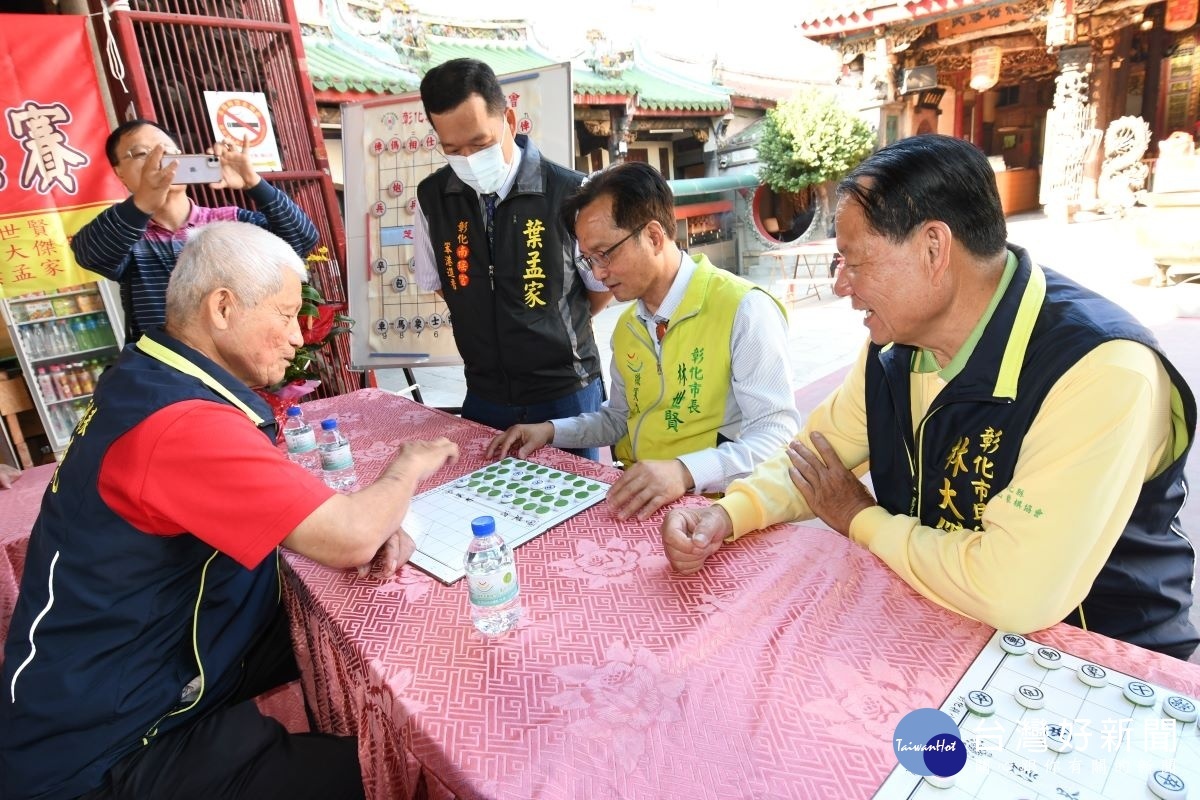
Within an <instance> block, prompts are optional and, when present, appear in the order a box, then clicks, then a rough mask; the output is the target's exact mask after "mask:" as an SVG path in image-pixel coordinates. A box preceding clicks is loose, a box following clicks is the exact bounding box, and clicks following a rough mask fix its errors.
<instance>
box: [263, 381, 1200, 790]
mask: <svg viewBox="0 0 1200 800" xmlns="http://www.w3.org/2000/svg"><path fill="white" fill-rule="evenodd" d="M305 407H306V409H308V413H307V416H309V417H310V418H320V416H324V415H328V414H330V413H332V414H336V415H337V417H338V419H339V423H340V427H342V428H343V429H344V430H345V431H346V432H347V433H348V435H349V438H350V440H351V443H352V445H353V447H354V452H355V460H356V464H357V465H358V468H359V471H360V476H361V477H362V479H364V480H365V481H371V480H373V479H374V478H375V476H376V475H378V473H379V471H380V470H381V469H382V468H383V467H384V466H385V465H386V464H387V463H388V461H389V460H390V459H391V457H392V453H393V451H394V449H395V448H396V446H397V445H398V444H399V443H400V442H401V441H404V440H407V439H418V438H432V437H435V436H448V437H449V438H451V439H453V440H454V441H456V442H458V444H459V446H460V448H461V451H462V457H461V460H460V461H459V463H457V464H456V465H453V466H449V467H446V468H444V469H443V470H441V471H440V472H439V473H438V474H437V475H436V476H434V477H433V478H432V479H431V480H430V481H429V482H428V483H427V484H426V488H428V487H429V486H434V485H437V484H438V483H441V482H444V481H446V480H449V479H452V478H456V477H458V476H459V475H462V474H465V473H467V472H470V471H472V470H474V469H477V468H478V467H480V466H483V465H484V464H485V459H484V458H483V450H484V447H485V446H486V445H487V442H488V441H489V439H490V438H491V436H492V434H493V432H492V431H491V430H490V429H487V428H484V427H482V426H479V425H476V424H474V423H470V422H465V421H463V420H460V419H457V418H455V417H451V416H449V415H446V414H443V413H442V412H439V411H436V410H433V409H429V408H426V407H424V406H421V405H419V404H417V403H414V402H412V401H409V400H407V399H403V398H399V397H396V396H394V395H391V394H388V393H386V392H382V391H378V390H364V391H361V392H356V393H354V394H351V395H345V396H342V397H337V398H331V399H327V400H319V401H314V402H312V403H308V404H306V405H305ZM530 460H532V461H537V462H539V463H542V464H545V465H547V466H552V467H555V468H560V469H567V470H571V471H574V472H577V473H580V474H583V475H585V476H592V477H596V478H600V479H604V480H609V481H611V480H614V479H615V478H616V477H617V475H618V474H617V473H616V472H615V471H614V470H613V469H612V468H610V467H605V466H602V465H600V464H596V463H593V462H587V461H583V460H581V459H577V458H575V457H574V456H570V455H568V454H566V453H563V452H561V451H558V450H554V449H551V448H546V449H543V450H540V451H538V452H537V453H535V454H533V455H532V456H531V458H530ZM684 502H691V503H695V502H700V503H703V502H706V501H703V500H696V499H691V498H689V499H687V500H685V501H684ZM661 519H662V515H661V514H658V515H655V516H654V517H653V518H651V519H650V520H647V521H646V522H637V521H632V522H624V523H622V522H619V521H617V520H616V519H614V518H613V517H612V516H611V515H610V513H609V509H608V506H607V504H606V503H603V502H602V503H600V504H599V505H597V506H594V507H593V508H591V509H589V510H587V511H585V512H584V513H582V514H579V515H578V516H576V517H574V518H572V519H570V520H568V521H567V522H566V523H564V524H562V525H560V526H558V527H556V528H554V529H552V530H550V531H549V532H547V533H545V534H543V535H542V536H540V537H538V538H537V539H534V540H533V541H531V542H529V543H527V544H525V545H523V546H522V547H520V548H519V549H518V551H517V567H518V573H519V576H520V580H521V595H522V598H523V601H524V608H525V618H524V620H523V621H522V623H521V624H520V626H519V627H518V629H517V630H515V631H513V632H511V633H509V634H507V635H505V636H503V637H501V638H499V639H496V640H491V641H489V640H487V639H485V638H484V637H483V636H481V635H480V634H478V633H476V632H475V630H474V628H473V627H472V626H471V621H470V616H469V610H468V606H467V597H466V589H465V587H464V586H463V585H462V584H461V583H460V584H456V585H454V586H444V585H442V584H441V583H439V582H438V581H436V580H434V579H432V578H429V577H428V576H426V575H425V574H424V573H422V572H420V571H419V570H417V569H415V568H413V567H411V566H406V567H405V568H404V569H403V570H402V572H401V573H400V574H399V575H398V576H397V577H395V578H393V579H390V580H380V579H378V578H375V577H368V578H364V579H360V578H358V577H356V576H355V574H354V573H353V572H347V571H339V570H331V569H327V568H324V567H321V566H319V565H317V564H314V563H313V562H311V561H309V560H308V559H305V558H303V557H300V556H297V555H294V554H289V555H288V558H287V560H288V563H289V564H290V566H291V571H290V576H289V580H288V581H287V584H288V591H287V596H288V602H289V605H290V609H291V611H292V613H293V620H294V621H293V626H294V635H295V643H296V647H297V651H298V653H299V655H300V661H301V665H302V670H303V672H304V679H303V680H304V688H305V693H306V695H307V697H308V699H309V701H310V704H311V705H312V706H313V708H314V709H315V712H316V716H317V719H318V723H319V725H320V726H321V727H322V728H323V729H325V730H329V731H335V732H338V733H353V734H356V735H358V736H359V737H360V744H359V753H360V760H361V762H362V765H363V772H364V779H365V782H366V785H367V792H368V796H369V797H373V798H377V799H379V800H382V799H383V798H411V797H417V796H429V797H434V798H448V797H461V798H531V797H538V798H562V799H563V800H568V799H571V800H573V799H574V798H589V800H599V799H601V798H646V799H647V800H651V799H654V800H657V799H658V798H681V800H682V799H683V798H687V800H693V798H722V800H724V799H725V798H789V797H790V798H816V797H837V798H856V797H870V795H871V794H872V793H873V792H874V790H875V789H876V788H877V787H878V786H879V784H880V783H881V782H882V781H883V780H884V778H885V777H886V776H887V774H888V772H889V771H891V769H892V768H893V767H894V766H895V765H896V758H895V756H894V755H893V752H892V745H891V737H892V735H893V732H894V731H895V727H896V724H897V723H898V722H899V720H900V718H901V717H902V716H903V715H904V714H905V713H907V712H909V711H911V710H913V709H916V708H919V707H936V706H938V705H939V704H940V703H941V702H942V700H943V699H944V698H945V697H946V696H947V694H948V693H949V691H950V689H951V688H952V687H953V686H954V684H955V683H956V682H957V680H958V679H959V677H961V675H962V674H963V672H964V671H965V670H966V667H967V666H968V665H969V664H970V662H971V661H972V660H973V659H974V658H975V656H976V655H977V654H978V652H979V650H980V648H981V647H982V646H983V644H984V643H985V642H986V640H987V639H988V637H989V636H990V635H991V633H992V629H990V628H988V627H986V626H984V625H981V624H979V623H976V622H972V621H970V620H967V619H964V618H962V617H960V616H958V615H955V614H952V613H950V612H948V611H945V610H943V609H941V608H939V607H937V606H935V605H933V604H932V603H929V602H928V601H926V600H924V599H922V598H921V597H920V596H919V595H917V594H916V593H915V592H913V591H912V590H911V589H909V588H908V587H907V586H906V585H905V584H904V583H903V582H902V581H900V580H899V579H898V578H896V577H895V576H894V575H893V574H892V573H891V572H890V571H889V570H888V569H887V568H886V567H884V566H883V565H882V564H881V563H880V562H879V561H877V560H876V559H875V558H874V557H873V556H871V555H870V554H869V553H867V552H866V551H864V550H863V549H861V548H859V547H857V546H855V545H852V544H850V543H849V542H848V541H847V540H846V539H844V538H843V537H841V536H838V535H836V534H834V533H831V532H829V531H827V530H823V529H819V528H815V527H806V526H802V525H790V526H779V527H776V528H774V529H771V530H769V531H767V532H764V533H762V534H758V535H754V536H750V537H747V538H745V539H743V540H741V541H739V542H738V543H736V544H735V545H733V546H729V547H726V548H723V549H722V550H721V551H720V552H719V553H718V554H717V556H715V557H714V558H713V559H710V561H709V563H708V564H707V565H706V567H705V569H704V570H703V571H702V572H701V573H700V574H698V575H693V576H688V577H682V576H679V575H677V574H675V573H674V572H672V571H671V569H670V567H669V566H668V564H667V562H666V559H665V558H664V557H663V556H662V547H661V543H660V540H659V534H658V527H659V523H660V522H661ZM1036 637H1037V638H1038V640H1039V641H1045V642H1048V643H1051V644H1055V645H1057V646H1061V647H1063V648H1065V649H1067V650H1069V651H1071V652H1074V653H1075V654H1077V655H1080V656H1083V657H1089V658H1093V659H1094V660H1096V661H1098V662H1100V663H1103V664H1106V665H1108V666H1111V667H1113V668H1115V669H1118V670H1122V671H1126V672H1129V673H1131V674H1134V675H1139V676H1142V677H1144V678H1147V679H1149V680H1151V681H1154V682H1157V683H1160V684H1162V685H1166V686H1170V687H1173V688H1176V689H1179V690H1181V691H1185V692H1190V693H1192V694H1196V693H1200V668H1197V667H1195V666H1192V665H1186V664H1182V663H1180V662H1178V661H1175V660H1173V659H1169V658H1167V657H1165V656H1159V655H1157V654H1153V653H1148V652H1146V651H1143V650H1139V649H1138V648H1134V647H1131V646H1129V645H1125V644H1122V643H1119V642H1113V641H1111V640H1108V639H1104V638H1103V637H1100V636H1096V635H1093V634H1088V633H1084V632H1082V631H1079V630H1076V629H1073V628H1069V627H1067V626H1063V625H1059V626H1056V627H1055V628H1053V629H1051V630H1049V631H1043V632H1041V633H1039V634H1036Z"/></svg>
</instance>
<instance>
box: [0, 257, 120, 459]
mask: <svg viewBox="0 0 1200 800" xmlns="http://www.w3.org/2000/svg"><path fill="white" fill-rule="evenodd" d="M117 294H118V290H117V289H116V286H115V284H113V283H111V282H109V281H95V282H92V283H85V284H80V285H78V286H68V287H63V288H61V289H59V290H57V291H51V292H39V293H35V294H27V295H21V296H20V297H7V298H3V300H2V302H3V305H2V306H0V307H2V308H3V310H4V322H5V324H6V325H7V326H8V334H9V338H11V339H12V343H13V347H14V348H16V351H17V360H18V361H19V362H20V365H21V371H22V373H24V375H25V382H26V383H27V384H28V385H29V394H30V396H31V397H32V398H33V405H34V407H35V408H36V409H37V412H38V416H40V417H41V420H42V427H43V429H44V430H45V431H46V438H47V439H49V441H50V447H51V449H53V451H54V453H55V454H56V455H57V454H60V453H62V452H63V451H64V450H65V449H66V447H67V443H68V442H69V441H70V440H71V432H72V430H74V428H75V423H76V422H78V421H79V419H80V417H81V416H82V415H83V412H84V410H85V409H86V408H87V405H88V401H89V400H90V399H91V396H92V390H93V388H94V387H95V384H96V381H97V380H99V378H100V373H101V372H103V371H104V369H105V368H107V367H108V366H109V365H110V364H112V363H113V362H114V361H116V359H117V355H118V354H119V353H120V350H121V346H122V345H123V344H124V339H125V337H124V330H125V328H124V325H123V324H122V316H121V311H120V308H121V303H120V300H119V298H118V296H117Z"/></svg>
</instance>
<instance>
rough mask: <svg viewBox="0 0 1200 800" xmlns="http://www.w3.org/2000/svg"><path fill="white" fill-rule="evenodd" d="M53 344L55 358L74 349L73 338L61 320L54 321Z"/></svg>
mask: <svg viewBox="0 0 1200 800" xmlns="http://www.w3.org/2000/svg"><path fill="white" fill-rule="evenodd" d="M54 342H55V350H54V354H55V355H56V356H61V355H63V354H65V353H70V352H72V351H74V350H75V349H76V347H75V337H74V336H72V335H71V328H70V327H69V326H68V325H67V323H66V322H64V321H63V320H61V319H56V320H54Z"/></svg>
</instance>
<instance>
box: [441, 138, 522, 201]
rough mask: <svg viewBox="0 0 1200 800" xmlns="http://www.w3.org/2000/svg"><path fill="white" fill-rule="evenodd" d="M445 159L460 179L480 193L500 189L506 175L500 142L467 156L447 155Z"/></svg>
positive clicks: (490, 192) (505, 165) (506, 165)
mask: <svg viewBox="0 0 1200 800" xmlns="http://www.w3.org/2000/svg"><path fill="white" fill-rule="evenodd" d="M446 161H448V162H449V163H450V169H452V170H454V174H455V175H457V176H458V179H459V180H460V181H462V182H463V183H465V184H466V185H467V186H470V187H471V188H472V189H474V190H475V191H476V192H478V193H479V194H481V195H483V194H492V193H493V192H498V191H500V187H501V186H503V185H504V179H505V178H507V177H508V164H507V163H506V162H505V161H504V148H503V144H502V143H501V142H496V144H494V145H492V146H491V147H485V148H483V149H482V150H477V151H476V152H474V153H472V154H471V155H469V156H450V155H448V156H446Z"/></svg>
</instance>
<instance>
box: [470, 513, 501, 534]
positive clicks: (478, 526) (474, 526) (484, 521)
mask: <svg viewBox="0 0 1200 800" xmlns="http://www.w3.org/2000/svg"><path fill="white" fill-rule="evenodd" d="M495 532H496V520H494V519H492V518H491V517H476V518H475V519H473V520H471V533H473V534H475V535H476V536H491V535H492V534H493V533H495Z"/></svg>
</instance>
